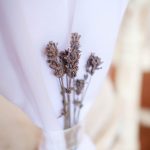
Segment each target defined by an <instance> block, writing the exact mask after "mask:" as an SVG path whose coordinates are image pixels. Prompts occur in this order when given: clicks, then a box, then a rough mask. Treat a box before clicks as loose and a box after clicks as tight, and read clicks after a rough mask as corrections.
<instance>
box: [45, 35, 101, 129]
mask: <svg viewBox="0 0 150 150" xmlns="http://www.w3.org/2000/svg"><path fill="white" fill-rule="evenodd" d="M80 37H81V36H80V35H79V34H78V33H72V34H71V40H70V47H69V48H68V49H66V50H64V51H60V52H59V51H58V48H57V44H56V43H54V42H49V43H48V45H47V47H46V55H47V62H48V64H49V67H50V68H51V69H52V70H53V73H54V75H55V76H56V77H57V78H58V79H59V83H60V88H61V92H60V93H61V95H62V104H63V109H62V111H61V115H60V116H63V117H64V128H70V127H71V126H73V125H75V124H76V123H78V120H79V115H80V111H81V108H82V107H83V100H84V97H85V94H86V92H87V89H88V86H89V84H90V81H91V76H93V74H94V73H95V71H96V70H98V69H101V64H102V61H101V59H100V58H99V57H98V56H95V55H94V54H93V53H92V54H91V55H90V56H89V58H88V60H87V62H86V67H85V71H86V74H85V75H84V77H83V79H76V77H77V73H78V69H79V59H80V55H81V51H80V50H79V48H80V42H79V41H80ZM71 110H74V111H73V115H72V114H71Z"/></svg>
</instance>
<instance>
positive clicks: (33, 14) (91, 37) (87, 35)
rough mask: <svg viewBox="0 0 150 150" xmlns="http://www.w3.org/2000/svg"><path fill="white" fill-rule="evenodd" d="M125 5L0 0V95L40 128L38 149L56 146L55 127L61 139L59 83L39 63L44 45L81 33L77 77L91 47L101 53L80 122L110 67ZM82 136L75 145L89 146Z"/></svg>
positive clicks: (96, 0) (63, 43) (119, 1)
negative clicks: (41, 140)
mask: <svg viewBox="0 0 150 150" xmlns="http://www.w3.org/2000/svg"><path fill="white" fill-rule="evenodd" d="M126 6H127V0H114V1H111V0H105V1H104V0H38V1H36V0H26V1H24V0H0V72H1V73H0V94H1V95H3V96H4V97H6V98H7V99H8V100H10V101H11V102H13V103H15V104H16V105H17V106H18V107H20V108H21V109H22V110H23V111H24V112H25V113H26V114H27V115H28V116H29V117H30V118H31V119H32V120H33V122H34V123H35V124H36V125H37V126H39V127H41V128H42V129H43V133H44V134H45V142H44V144H43V146H42V147H43V148H41V149H43V150H58V149H60V148H57V147H56V144H57V143H58V141H57V140H56V141H55V142H54V143H53V144H52V138H50V137H51V134H52V132H55V131H56V133H58V135H57V136H56V137H62V138H61V142H59V143H62V144H63V143H64V133H63V132H64V131H63V130H62V129H63V118H60V119H58V116H59V115H60V110H61V107H62V102H61V96H60V94H59V86H58V82H57V79H56V78H55V77H54V76H53V75H52V73H51V72H50V71H49V69H48V66H47V64H46V62H45V56H44V53H43V51H44V47H45V46H46V44H47V43H48V41H54V42H58V47H59V49H60V50H64V49H65V48H67V47H68V46H69V38H70V34H71V33H72V32H78V33H79V34H81V51H82V54H81V61H80V63H79V65H80V68H79V74H78V76H79V77H82V76H83V73H84V72H83V70H84V69H83V67H84V65H85V62H86V60H87V58H88V56H89V55H90V53H91V52H94V53H95V54H96V55H98V56H99V57H101V58H102V60H103V62H104V63H103V69H102V70H100V71H98V72H97V73H96V74H95V75H94V77H93V79H92V82H91V87H90V88H89V91H88V93H87V95H86V97H85V101H84V107H83V110H82V112H81V117H80V121H81V122H82V120H83V118H84V117H85V116H86V114H87V112H88V110H89V108H90V106H91V104H92V103H93V101H94V99H95V98H96V96H97V94H98V93H99V91H100V88H101V84H102V82H103V80H104V77H105V76H106V73H107V71H108V68H109V66H110V63H111V59H112V54H113V50H114V47H115V42H116V38H117V34H118V31H119V27H120V24H121V20H122V17H123V14H124V11H125V8H126ZM93 86H94V90H93ZM51 131H52V132H51ZM58 131H60V132H58ZM62 133H63V134H62ZM83 135H85V136H83V137H84V138H83V140H82V142H81V144H80V145H81V146H79V150H83V149H88V150H92V149H94V145H93V144H92V142H91V141H90V139H89V137H88V136H87V135H86V134H83ZM85 137H86V138H85ZM44 147H45V148H44ZM80 147H81V148H80ZM62 149H63V148H61V150H62Z"/></svg>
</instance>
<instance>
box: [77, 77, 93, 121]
mask: <svg viewBox="0 0 150 150" xmlns="http://www.w3.org/2000/svg"><path fill="white" fill-rule="evenodd" d="M91 79H92V76H91V75H90V79H89V82H88V85H87V87H86V89H85V92H84V93H83V95H82V97H81V100H80V102H81V104H82V103H83V100H84V98H85V95H86V92H87V90H88V88H89V85H90V83H91ZM80 112H81V107H80V108H79V110H78V113H77V122H78V121H79V116H80Z"/></svg>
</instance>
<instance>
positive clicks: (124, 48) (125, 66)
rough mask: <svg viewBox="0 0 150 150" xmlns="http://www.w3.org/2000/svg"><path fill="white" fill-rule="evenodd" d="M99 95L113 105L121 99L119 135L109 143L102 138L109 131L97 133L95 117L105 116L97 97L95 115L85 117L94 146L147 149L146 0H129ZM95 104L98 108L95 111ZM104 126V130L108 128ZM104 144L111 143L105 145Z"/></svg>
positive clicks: (149, 6)
mask: <svg viewBox="0 0 150 150" xmlns="http://www.w3.org/2000/svg"><path fill="white" fill-rule="evenodd" d="M101 99H103V100H105V101H107V99H108V103H109V102H111V99H114V102H116V101H117V103H116V104H115V105H118V103H120V102H121V105H119V106H118V107H120V108H121V111H120V112H118V113H119V114H121V115H122V117H121V118H122V120H121V121H120V122H123V123H122V125H121V126H122V128H121V134H120V135H121V136H120V137H119V138H118V137H117V138H115V139H113V142H112V143H111V142H106V141H108V139H110V138H111V135H112V134H110V131H109V134H108V136H105V137H104V136H103V138H102V137H101V135H102V133H103V132H106V131H104V129H103V130H102V131H100V126H101V123H100V122H99V121H98V117H99V120H100V116H101V113H103V114H104V115H105V116H106V118H107V115H106V113H105V112H100V109H101V103H100V102H99V101H98V100H97V102H95V104H94V106H93V110H92V111H93V114H94V113H95V117H93V116H94V115H91V116H90V115H89V117H91V118H92V120H91V119H90V121H88V120H87V124H88V127H87V131H88V132H89V134H90V135H91V136H92V137H93V141H94V142H95V143H96V144H97V149H98V150H104V149H110V150H112V149H115V150H116V149H117V150H150V0H130V2H129V5H128V7H127V11H126V13H125V16H124V19H123V22H122V25H121V29H120V33H119V37H118V41H117V46H116V50H115V55H114V58H113V63H112V66H111V69H110V71H109V74H108V77H107V79H106V81H105V83H104V86H103V89H102V94H101ZM108 103H107V105H108ZM112 104H113V103H112ZM112 104H111V105H112ZM103 106H104V105H103ZM121 106H122V107H121ZM97 107H99V111H97V112H95V110H98V109H96V108H97ZM116 108H117V107H116ZM112 112H113V111H112ZM91 114H92V113H91ZM97 114H99V116H97ZM96 118H97V119H96ZM110 118H113V117H110ZM117 118H119V117H117ZM109 120H110V119H109ZM113 120H115V119H113ZM116 120H117V119H116ZM91 122H92V123H91ZM108 124H111V123H108ZM91 126H92V127H93V129H92V130H91ZM93 130H94V131H93ZM106 130H107V132H108V130H109V128H107V129H106ZM113 130H114V129H113ZM113 130H112V131H113ZM118 130H119V129H118ZM111 133H112V132H111ZM104 135H106V134H104ZM113 137H114V135H113ZM102 141H103V143H102ZM104 143H105V144H104ZM108 143H109V144H108ZM110 143H111V144H110ZM104 145H111V146H109V148H108V147H107V148H106V147H105V146H104ZM110 147H111V148H110Z"/></svg>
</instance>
